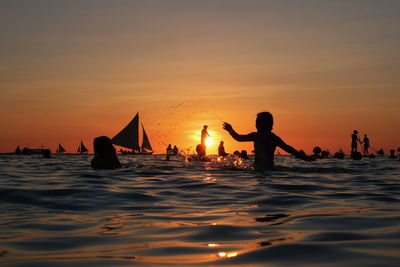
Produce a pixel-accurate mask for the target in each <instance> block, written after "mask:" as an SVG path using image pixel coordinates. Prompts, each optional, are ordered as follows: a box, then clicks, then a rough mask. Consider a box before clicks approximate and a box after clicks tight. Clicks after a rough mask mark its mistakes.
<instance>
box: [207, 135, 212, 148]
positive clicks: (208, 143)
mask: <svg viewBox="0 0 400 267" xmlns="http://www.w3.org/2000/svg"><path fill="white" fill-rule="evenodd" d="M213 144H214V142H213V140H212V137H207V139H206V146H207V147H209V146H212V145H213Z"/></svg>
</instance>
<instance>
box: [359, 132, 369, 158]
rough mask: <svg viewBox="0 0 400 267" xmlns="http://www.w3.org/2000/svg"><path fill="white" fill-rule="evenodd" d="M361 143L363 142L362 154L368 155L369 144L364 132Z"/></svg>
mask: <svg viewBox="0 0 400 267" xmlns="http://www.w3.org/2000/svg"><path fill="white" fill-rule="evenodd" d="M361 143H362V144H363V150H364V156H369V151H368V149H369V147H370V144H369V138H368V137H367V135H366V134H364V140H363V141H362V142H361Z"/></svg>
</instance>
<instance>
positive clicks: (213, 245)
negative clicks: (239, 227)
mask: <svg viewBox="0 0 400 267" xmlns="http://www.w3.org/2000/svg"><path fill="white" fill-rule="evenodd" d="M208 246H209V247H212V248H213V247H218V246H219V244H216V243H211V244H208Z"/></svg>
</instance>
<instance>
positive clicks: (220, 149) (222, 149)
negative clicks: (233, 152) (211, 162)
mask: <svg viewBox="0 0 400 267" xmlns="http://www.w3.org/2000/svg"><path fill="white" fill-rule="evenodd" d="M227 155H228V153H226V152H225V147H224V141H221V142H219V146H218V156H220V157H226V156H227Z"/></svg>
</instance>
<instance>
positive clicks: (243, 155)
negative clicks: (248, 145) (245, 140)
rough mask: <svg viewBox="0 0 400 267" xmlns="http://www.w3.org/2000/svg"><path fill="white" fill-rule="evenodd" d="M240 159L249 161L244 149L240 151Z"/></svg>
mask: <svg viewBox="0 0 400 267" xmlns="http://www.w3.org/2000/svg"><path fill="white" fill-rule="evenodd" d="M240 157H241V158H242V159H249V157H248V156H247V151H246V150H244V149H243V150H242V151H240Z"/></svg>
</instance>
